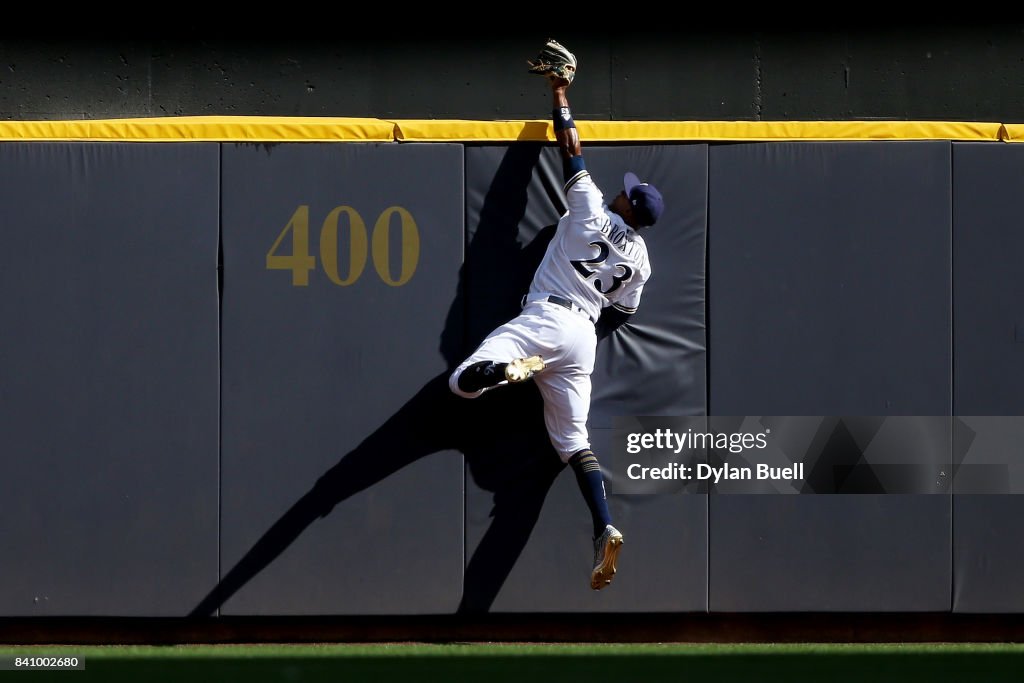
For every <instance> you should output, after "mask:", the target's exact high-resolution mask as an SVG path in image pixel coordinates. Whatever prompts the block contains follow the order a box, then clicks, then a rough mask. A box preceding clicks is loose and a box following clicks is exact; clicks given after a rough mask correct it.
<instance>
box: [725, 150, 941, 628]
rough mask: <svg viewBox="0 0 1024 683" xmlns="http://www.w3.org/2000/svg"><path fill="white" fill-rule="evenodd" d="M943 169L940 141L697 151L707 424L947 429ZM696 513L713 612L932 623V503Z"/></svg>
mask: <svg viewBox="0 0 1024 683" xmlns="http://www.w3.org/2000/svg"><path fill="white" fill-rule="evenodd" d="M950 156H951V150H950V144H949V143H948V142H941V141H939V142H893V143H887V144H884V145H879V144H877V143H859V142H845V143H778V144H771V145H764V144H737V145H723V146H716V147H713V148H712V150H711V154H710V181H709V182H710V194H709V215H710V216H711V219H710V222H709V226H708V235H709V266H708V303H709V310H708V320H709V325H708V326H709V340H708V348H709V367H710V370H709V387H710V414H711V415H721V416H727V415H737V416H742V415H751V414H753V415H765V414H767V415H778V416H783V415H792V416H801V415H863V416H872V415H877V416H885V415H921V416H943V415H949V414H950V410H951V397H952V389H951V379H952V378H951V374H950V373H951V369H950V366H951V356H952V350H951V329H952V321H951V306H950V299H951V297H950V291H951V274H950V270H949V263H950V258H951V224H950V221H951V214H950V206H949V198H950V194H951V178H950ZM709 506H710V526H709V534H710V537H711V539H712V543H711V556H710V570H709V571H710V575H711V584H710V589H709V593H710V609H711V611H713V612H714V611H730V612H732V611H737V612H743V611H801V610H812V611H817V610H822V611H844V610H850V611H918V610H925V611H932V610H948V609H949V603H950V598H949V586H950V585H951V575H950V564H949V561H948V559H945V558H949V557H950V554H951V531H950V519H951V518H950V514H951V513H950V509H951V504H950V498H949V496H948V494H938V495H885V496H872V495H825V496H820V495H819V496H813V495H812V496H753V497H748V496H732V495H714V496H712V497H711V499H710V502H709ZM939 559H943V560H944V561H937V560H939Z"/></svg>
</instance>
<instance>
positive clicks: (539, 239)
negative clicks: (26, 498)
mask: <svg viewBox="0 0 1024 683" xmlns="http://www.w3.org/2000/svg"><path fill="white" fill-rule="evenodd" d="M541 149H542V145H541V144H539V143H538V144H517V145H511V146H510V147H509V148H508V150H507V152H506V153H505V155H504V157H503V158H502V161H501V163H500V165H499V167H498V170H497V173H496V174H495V176H494V180H493V182H492V184H491V187H490V189H489V190H488V192H487V195H486V196H485V198H484V203H483V205H482V209H481V213H480V222H479V224H478V226H477V229H476V231H475V233H474V235H473V237H472V239H471V240H470V242H469V245H468V248H467V252H466V260H465V264H464V265H463V269H462V272H461V274H460V283H459V287H458V291H457V294H456V297H455V299H454V300H453V301H452V304H451V306H450V307H449V313H448V318H447V320H446V324H445V328H444V332H443V333H442V335H441V346H440V350H441V353H442V355H443V356H444V358H445V361H446V363H447V365H448V369H447V370H445V371H444V372H442V373H440V374H439V375H437V376H435V377H434V378H432V379H431V380H430V381H429V382H427V383H426V384H425V385H424V386H423V387H422V388H421V389H420V390H419V391H418V392H417V393H416V394H415V395H414V396H413V397H412V398H411V399H410V400H409V401H408V402H406V403H405V405H403V406H402V408H401V409H399V411H398V412H397V413H395V414H394V415H393V416H392V417H390V418H389V419H388V420H386V421H385V422H384V423H383V424H381V425H380V426H379V427H378V428H377V429H375V430H374V431H373V432H372V433H371V434H370V435H369V436H368V437H367V438H366V439H365V440H363V441H362V443H360V444H359V445H358V446H357V447H356V448H354V449H353V450H352V451H350V452H348V453H346V454H345V455H344V456H343V457H342V458H341V459H340V460H339V461H338V463H337V464H336V465H334V466H333V467H331V468H330V469H329V470H327V471H326V472H325V473H324V474H323V475H322V476H321V477H320V478H319V479H318V480H317V482H316V483H315V485H314V486H313V487H312V488H311V489H310V490H309V491H308V492H307V493H306V494H305V495H303V496H302V497H301V498H300V499H299V500H298V501H296V502H295V504H294V505H292V507H291V508H290V509H289V510H288V511H287V512H285V513H284V515H283V516H281V518H280V519H278V520H277V521H276V522H275V523H274V524H273V525H272V526H271V527H270V528H269V529H268V530H267V531H266V532H265V533H264V534H263V536H262V537H261V538H260V539H259V540H258V541H257V542H256V543H255V545H253V547H252V548H251V549H250V550H249V551H248V552H247V553H246V554H245V555H244V556H243V557H242V558H241V559H240V560H239V561H238V562H237V563H235V565H234V566H232V567H231V568H230V569H229V570H228V571H227V573H226V574H225V575H224V576H223V578H222V579H221V581H220V582H219V583H218V584H217V585H216V586H215V587H214V588H213V589H212V590H211V591H210V592H209V593H208V594H207V595H206V597H204V598H203V600H202V601H201V602H200V603H199V604H198V605H197V606H196V607H195V608H194V609H193V610H192V612H191V614H190V616H193V617H203V616H208V615H211V614H213V613H214V612H215V611H216V610H217V609H219V608H220V607H221V606H222V605H223V604H224V603H225V602H226V601H227V600H228V599H230V598H231V596H232V595H234V594H235V593H236V592H238V591H239V590H240V589H241V588H242V587H244V586H245V585H246V584H247V583H248V582H249V580H250V579H252V578H253V577H254V576H256V575H257V574H259V573H260V572H261V571H263V569H264V568H266V567H267V566H268V565H269V564H270V563H271V562H273V561H274V560H275V559H276V558H277V557H279V556H280V555H281V553H283V552H284V551H285V550H286V549H287V548H288V547H289V546H290V545H291V544H292V542H294V541H295V539H297V538H298V537H299V536H300V535H301V534H302V533H303V532H304V531H305V530H306V529H307V528H308V527H309V526H310V525H311V524H312V523H313V522H315V521H316V520H317V519H319V518H321V517H325V516H326V515H328V514H330V512H331V511H332V510H333V509H334V508H335V506H337V505H338V504H340V503H342V502H343V501H345V500H347V499H348V498H350V497H352V496H353V495H355V494H357V493H359V492H361V491H364V490H366V489H368V488H369V487H371V486H373V485H375V484H377V483H379V482H380V481H382V480H384V479H385V478H387V477H389V476H390V475H392V474H394V473H395V472H397V471H399V470H401V469H402V468H404V467H405V466H407V465H409V464H411V463H413V462H415V461H417V460H419V459H421V458H423V457H425V456H428V455H431V454H434V453H438V452H441V451H452V450H455V451H459V452H461V453H462V454H464V456H465V458H466V463H467V465H468V469H469V473H470V476H472V478H473V481H474V483H475V484H476V485H477V486H479V487H480V488H481V489H483V490H485V491H489V492H492V493H493V501H494V504H493V508H492V511H491V523H490V526H489V527H488V529H487V531H486V532H485V533H484V536H483V538H482V539H481V540H480V542H479V544H478V545H477V547H476V549H475V551H474V552H473V554H472V556H471V558H470V560H469V562H468V563H467V565H466V569H465V575H464V579H463V595H462V600H461V602H460V604H459V607H458V611H459V612H486V611H488V610H489V609H490V607H491V605H492V604H493V602H494V599H495V597H496V596H497V595H498V593H499V592H500V590H501V587H502V585H503V584H504V582H505V580H506V579H507V577H508V575H509V573H510V572H511V570H512V568H513V566H514V565H515V563H516V560H517V559H518V557H519V555H520V553H521V552H522V550H523V548H524V547H525V545H526V543H527V540H528V539H529V536H530V533H531V532H532V531H533V528H534V526H535V524H536V522H537V520H538V518H539V516H540V511H541V508H542V507H543V504H544V499H545V498H546V496H547V493H548V491H549V490H550V488H551V485H552V484H553V483H554V481H555V478H556V477H557V476H558V475H559V473H561V472H562V470H563V469H564V468H565V466H564V464H563V463H562V462H561V460H559V458H558V456H557V455H556V453H555V451H554V449H553V447H552V446H551V442H550V440H549V438H548V435H547V432H546V430H545V427H544V419H543V404H542V400H541V398H540V394H539V392H538V391H537V388H536V386H535V385H534V384H533V383H532V382H526V383H523V384H520V385H510V386H507V387H502V388H499V389H497V390H495V391H490V392H488V393H487V394H485V395H484V396H482V397H480V398H478V399H474V400H469V399H464V398H460V397H458V396H456V395H455V394H453V393H452V392H451V390H450V389H449V387H448V376H449V374H450V372H451V369H453V368H454V367H455V366H456V365H458V363H460V362H461V361H462V360H463V359H464V358H465V357H466V356H467V355H468V354H469V353H470V352H472V350H473V349H474V348H475V347H476V345H477V344H478V343H479V342H480V341H481V340H482V339H483V337H484V336H485V335H486V334H487V333H488V332H490V330H491V329H493V328H494V327H496V326H498V325H500V324H501V323H503V322H505V321H506V320H508V319H510V318H512V317H514V316H515V315H516V314H517V313H518V312H519V310H520V305H519V301H520V299H521V297H522V295H523V294H524V293H525V292H526V291H527V289H528V287H529V283H530V280H531V278H532V276H533V271H534V270H535V268H536V266H537V264H539V263H540V260H541V258H542V257H543V255H544V250H545V248H546V247H547V243H548V242H549V241H550V239H551V237H552V235H553V234H554V229H555V226H554V225H549V226H547V227H546V228H544V229H542V230H540V231H539V232H538V234H537V235H536V237H535V238H534V239H533V240H532V241H530V243H529V244H528V245H527V246H525V247H523V246H521V245H520V243H519V225H520V222H521V221H522V220H523V218H524V216H525V215H526V209H527V188H528V185H529V183H530V179H531V177H532V175H533V172H534V168H535V167H536V166H537V164H538V161H539V158H540V154H541ZM545 184H549V183H545ZM559 185H560V182H559V183H558V184H557V185H555V187H558V186H559ZM581 506H582V502H581Z"/></svg>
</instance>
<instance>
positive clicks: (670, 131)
mask: <svg viewBox="0 0 1024 683" xmlns="http://www.w3.org/2000/svg"><path fill="white" fill-rule="evenodd" d="M395 127H396V131H397V133H398V136H399V139H400V140H404V141H422V142H440V141H494V142H512V141H522V140H529V141H535V142H543V141H549V142H550V141H554V139H555V135H554V130H553V129H552V126H551V124H550V122H547V121H395ZM576 127H577V128H578V129H579V131H580V137H581V138H582V139H583V140H584V142H585V143H593V142H636V141H650V142H673V141H701V140H703V141H751V142H755V141H780V140H986V141H998V140H1000V139H1001V138H1000V130H1001V128H1002V124H999V123H985V122H980V123H978V122H957V121H579V120H577V121H576Z"/></svg>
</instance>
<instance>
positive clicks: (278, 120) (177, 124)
mask: <svg viewBox="0 0 1024 683" xmlns="http://www.w3.org/2000/svg"><path fill="white" fill-rule="evenodd" d="M576 125H577V126H578V127H579V131H580V136H581V137H582V138H583V140H584V143H585V144H592V143H600V142H675V141H708V142H715V141H722V142H730V141H732V142H737V141H749V142H757V141H762V142H763V141H783V140H977V141H999V140H1005V141H1009V142H1020V141H1024V124H1014V125H1005V126H1004V125H1003V124H1000V123H985V122H970V121H967V122H957V121H577V122H576ZM0 140H105V141H149V142H181V141H190V140H191V141H218V142H339V141H345V142H393V141H398V142H515V141H534V142H545V141H546V142H553V141H554V140H555V136H554V131H553V130H552V127H551V122H550V121H546V120H533V121H468V120H397V121H385V120H382V119H360V118H338V117H274V116H178V117H175V116H169V117H159V118H140V119H104V120H95V121H88V120H86V121H0Z"/></svg>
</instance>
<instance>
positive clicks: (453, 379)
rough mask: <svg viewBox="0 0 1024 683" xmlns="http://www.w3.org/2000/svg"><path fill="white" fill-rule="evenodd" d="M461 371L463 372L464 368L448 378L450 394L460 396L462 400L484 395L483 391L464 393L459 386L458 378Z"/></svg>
mask: <svg viewBox="0 0 1024 683" xmlns="http://www.w3.org/2000/svg"><path fill="white" fill-rule="evenodd" d="M463 370H465V368H458V369H456V370H455V372H453V373H452V374H451V375H449V377H448V388H449V389H451V390H452V393H454V394H455V395H456V396H461V397H462V398H476V397H477V396H479V395H480V394H482V393H484V392H483V391H466V390H464V389H463V388H462V387H460V386H459V377H461V376H462V371H463Z"/></svg>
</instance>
